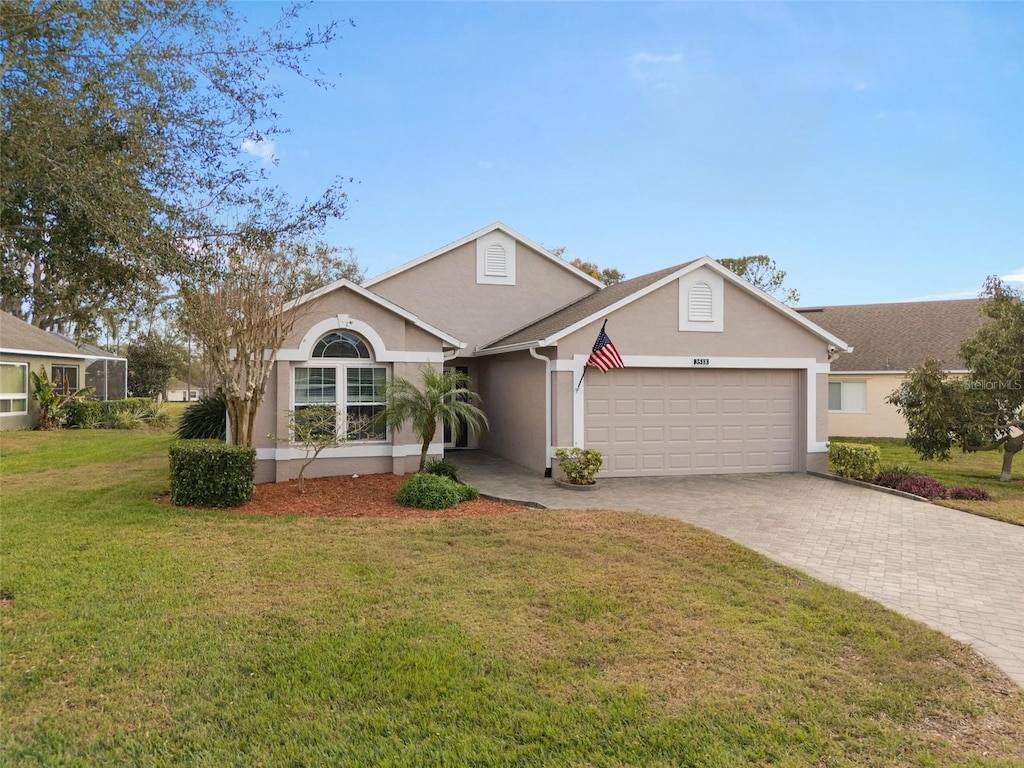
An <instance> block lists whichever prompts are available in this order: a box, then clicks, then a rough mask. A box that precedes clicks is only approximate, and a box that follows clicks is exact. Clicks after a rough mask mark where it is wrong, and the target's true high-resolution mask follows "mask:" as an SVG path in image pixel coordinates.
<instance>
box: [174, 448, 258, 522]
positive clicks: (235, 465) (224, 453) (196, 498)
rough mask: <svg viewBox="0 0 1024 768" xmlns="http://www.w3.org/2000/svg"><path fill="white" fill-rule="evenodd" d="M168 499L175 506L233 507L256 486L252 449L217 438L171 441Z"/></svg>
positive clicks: (254, 457)
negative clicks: (169, 494)
mask: <svg viewBox="0 0 1024 768" xmlns="http://www.w3.org/2000/svg"><path fill="white" fill-rule="evenodd" d="M170 454H171V502H172V503H174V504H176V505H178V506H179V507H237V506H238V505H240V504H244V503H245V502H247V501H248V500H249V499H251V498H252V494H253V492H254V491H255V490H256V487H255V485H254V483H253V478H254V477H255V475H256V449H255V448H245V447H243V446H240V445H228V444H227V443H222V442H220V441H219V440H179V441H177V442H174V443H171V449H170Z"/></svg>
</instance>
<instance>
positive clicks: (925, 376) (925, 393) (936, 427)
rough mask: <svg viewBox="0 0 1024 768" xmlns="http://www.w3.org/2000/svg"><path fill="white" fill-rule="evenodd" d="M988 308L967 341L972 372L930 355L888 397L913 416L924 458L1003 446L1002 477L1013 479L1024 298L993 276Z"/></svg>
mask: <svg viewBox="0 0 1024 768" xmlns="http://www.w3.org/2000/svg"><path fill="white" fill-rule="evenodd" d="M982 296H983V297H987V298H988V301H986V302H985V303H984V304H983V305H982V309H981V311H982V313H983V314H985V315H986V316H987V317H988V318H989V321H988V322H987V323H985V325H983V326H982V327H981V328H979V329H978V331H977V333H975V334H974V336H972V337H971V338H969V339H967V340H965V341H964V343H963V344H962V345H961V346H960V356H961V357H962V358H963V360H964V363H966V365H967V368H968V370H969V371H970V375H969V376H968V377H967V378H957V377H952V376H950V375H949V374H947V373H946V372H945V371H944V370H943V368H942V363H941V362H940V361H938V360H935V359H934V358H929V359H927V360H925V361H924V362H923V363H922V364H921V365H920V366H918V367H917V368H915V369H913V370H912V371H910V374H909V376H908V378H907V381H905V382H904V383H903V384H902V385H901V386H900V388H899V389H897V390H896V391H895V392H893V393H892V394H891V395H889V397H888V401H889V402H890V403H892V404H893V405H895V406H896V409H897V410H898V411H899V412H900V413H901V414H902V415H903V417H904V418H905V419H906V420H907V427H908V431H907V444H908V445H909V446H910V447H911V448H913V449H914V450H915V451H916V452H917V453H918V455H920V456H921V457H922V458H924V459H943V460H944V459H949V458H950V451H951V450H952V448H953V447H954V446H959V447H960V449H961V450H963V451H991V450H1002V451H1003V465H1002V470H1001V472H1000V476H999V479H1000V480H1002V481H1003V482H1009V480H1010V477H1011V469H1012V466H1013V457H1014V456H1015V455H1016V454H1017V453H1019V452H1020V451H1021V450H1022V449H1024V300H1022V298H1021V294H1020V292H1018V291H1015V290H1014V289H1012V288H1010V287H1008V286H1006V285H1004V284H1003V283H1002V282H1001V281H1000V280H999V279H998V278H995V277H991V278H989V279H988V281H987V282H986V283H985V288H984V291H983V292H982Z"/></svg>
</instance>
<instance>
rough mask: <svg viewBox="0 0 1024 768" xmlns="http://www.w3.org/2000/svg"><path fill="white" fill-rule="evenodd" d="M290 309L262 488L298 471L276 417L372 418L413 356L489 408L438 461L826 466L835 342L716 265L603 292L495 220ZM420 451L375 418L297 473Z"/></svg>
mask: <svg viewBox="0 0 1024 768" xmlns="http://www.w3.org/2000/svg"><path fill="white" fill-rule="evenodd" d="M290 308H291V310H292V311H301V312H303V316H302V319H301V321H300V322H298V323H297V324H296V327H295V329H294V332H293V333H292V335H291V336H290V337H289V338H287V339H286V340H285V343H284V346H283V348H282V349H281V351H280V353H279V354H278V357H277V362H276V364H275V370H274V371H273V373H272V375H271V380H270V382H269V385H268V388H267V392H266V396H265V399H264V402H263V404H262V406H261V408H260V411H259V413H258V414H257V424H256V429H255V435H256V436H257V442H256V448H257V458H258V468H257V481H259V482H265V481H271V480H277V481H283V480H288V479H292V478H294V477H295V475H296V474H297V472H298V464H299V462H298V459H300V458H302V456H303V455H304V454H303V451H302V450H301V448H300V447H298V446H294V445H288V444H283V443H280V442H277V441H275V440H274V439H272V438H271V437H270V435H285V434H287V424H288V412H289V411H291V410H293V409H295V408H299V407H301V406H303V405H307V404H313V403H317V404H321V403H330V404H333V405H335V406H336V407H337V410H338V415H339V419H340V420H341V421H344V420H345V419H346V418H358V417H364V416H368V415H371V414H373V413H374V412H376V411H378V410H379V409H381V408H382V407H383V405H384V385H385V383H386V382H387V381H389V380H391V379H393V378H394V377H403V378H406V379H410V380H412V381H417V382H418V381H419V376H420V372H419V368H420V367H421V366H424V365H429V366H434V367H436V368H438V369H440V368H442V367H443V368H446V369H455V370H459V371H462V372H464V373H466V374H467V375H468V376H469V379H470V381H471V386H472V387H474V389H475V390H476V391H477V392H479V393H480V395H481V396H482V398H483V408H484V410H485V412H486V413H487V415H488V417H489V419H490V428H489V429H488V430H487V431H486V432H485V433H484V434H482V435H479V436H470V437H465V436H464V437H463V440H462V441H461V442H460V443H459V444H458V445H454V444H452V443H451V442H445V441H447V440H450V435H445V436H444V437H443V438H442V437H440V436H439V438H438V440H437V441H436V443H435V444H434V445H432V446H431V453H432V454H434V455H441V454H443V452H444V449H445V448H446V447H459V446H469V447H479V448H482V449H485V450H487V451H489V452H491V453H494V454H496V455H498V456H502V457H504V458H506V459H509V460H511V461H514V462H516V463H518V464H520V465H522V466H524V467H527V468H529V469H531V470H534V471H536V472H537V473H538V474H541V473H543V474H551V473H552V469H553V464H554V461H553V459H554V453H555V450H556V449H557V448H559V447H570V446H580V447H586V448H596V449H599V450H600V451H602V453H603V454H604V467H603V469H602V472H601V474H600V475H599V477H600V476H603V477H625V476H643V475H686V474H709V473H733V472H800V471H806V470H824V469H825V468H826V465H827V453H826V451H827V446H826V443H827V429H828V424H827V418H828V386H827V385H828V375H829V366H830V361H831V360H832V359H833V357H835V356H836V355H837V354H839V353H841V352H844V351H846V350H847V349H848V347H847V345H846V343H845V342H844V341H842V340H841V339H840V338H839V337H838V336H837V335H835V334H833V333H831V332H829V331H826V330H824V329H823V328H821V327H819V326H818V325H816V324H815V323H813V322H812V321H811V320H809V319H808V318H806V317H805V316H803V315H801V314H799V313H797V312H795V311H794V310H792V309H790V308H789V307H786V306H784V305H783V304H781V303H779V302H778V301H776V300H775V299H773V298H771V297H770V296H768V295H767V294H765V293H763V292H762V291H760V290H758V289H757V288H754V287H753V286H751V285H750V284H749V283H747V282H746V281H744V280H742V279H740V278H738V277H737V276H736V275H734V274H733V273H732V272H730V271H729V270H727V269H725V268H724V267H722V266H721V265H720V264H718V263H717V262H715V261H713V260H712V259H709V258H701V259H697V260H695V261H690V262H687V263H684V264H679V265H676V266H673V267H669V268H667V269H662V270H660V271H658V272H654V273H651V274H648V275H643V276H640V277H636V278H633V279H631V280H626V281H624V282H621V283H618V284H617V285H612V286H609V287H604V286H603V285H602V284H601V283H600V282H599V281H597V280H595V279H594V278H592V277H591V276H590V275H587V274H585V273H583V272H581V271H580V270H578V269H576V268H575V267H573V266H572V265H571V264H569V263H568V262H566V261H564V260H562V259H560V258H558V257H557V256H554V255H553V254H551V253H550V252H549V251H547V250H546V249H545V248H543V247H542V246H540V245H538V244H536V243H534V242H532V241H530V240H528V239H527V238H525V237H523V236H522V235H520V234H518V233H516V232H515V231H513V230H511V229H509V228H508V227H506V226H505V225H503V224H500V223H497V224H493V225H491V226H489V227H485V228H484V229H481V230H479V231H477V232H474V233H472V234H470V235H467V236H466V237H463V238H461V239H460V240H457V241H455V242H454V243H451V244H450V245H447V246H444V247H443V248H440V249H438V250H436V251H433V252H431V253H428V254H426V255H424V256H422V257H420V258H418V259H416V260H414V261H411V262H409V263H407V264H405V265H403V266H400V267H398V268H396V269H393V270H391V271H389V272H386V273H384V274H382V275H380V276H378V277H375V278H373V279H371V280H368V281H366V282H365V283H364V284H362V285H356V284H354V283H351V282H349V281H347V280H339V281H337V282H335V283H333V284H331V285H328V286H326V287H324V288H322V289H320V290H317V291H314V292H313V293H311V294H308V295H306V296H303V297H302V298H300V299H298V300H297V301H295V302H293V303H292V305H290ZM606 320H607V327H606V330H607V333H608V336H609V337H610V338H611V339H612V341H613V343H614V345H615V347H616V348H617V350H618V352H619V354H620V355H621V357H622V360H623V362H624V364H625V367H624V368H615V369H612V370H609V371H607V372H605V373H602V372H601V371H600V370H598V369H597V368H594V367H590V368H587V367H586V363H587V360H588V358H589V356H590V353H591V351H592V348H593V345H594V343H595V340H596V338H597V335H598V332H599V331H600V329H601V327H602V325H603V324H604V322H605V321H606ZM585 371H586V376H585V377H584V372H585ZM419 451H420V446H419V445H418V443H417V440H416V439H415V436H414V435H413V434H412V432H411V431H410V430H409V428H408V427H407V428H404V429H403V430H401V431H400V432H398V433H391V432H388V431H386V430H383V429H378V430H374V431H372V432H371V434H368V435H367V436H366V439H362V440H358V441H353V442H350V443H349V444H347V445H345V446H341V447H338V448H333V449H328V450H325V451H324V452H323V453H322V454H321V457H320V459H318V461H317V462H315V463H314V464H313V465H311V467H310V470H311V473H312V474H313V475H332V474H343V473H374V472H394V473H397V474H402V473H406V472H410V471H415V469H416V467H417V462H418V456H419ZM554 472H555V474H557V473H558V470H557V466H555V467H554Z"/></svg>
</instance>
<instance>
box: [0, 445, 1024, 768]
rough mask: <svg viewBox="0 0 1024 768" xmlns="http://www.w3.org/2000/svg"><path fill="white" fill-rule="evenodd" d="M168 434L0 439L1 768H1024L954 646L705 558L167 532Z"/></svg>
mask: <svg viewBox="0 0 1024 768" xmlns="http://www.w3.org/2000/svg"><path fill="white" fill-rule="evenodd" d="M168 441H169V437H168V436H167V435H166V434H156V435H155V434H153V433H132V432H116V431H96V432H84V431H83V432H67V433H29V432H23V433H5V434H3V436H2V437H0V462H2V463H0V471H2V473H3V477H2V482H3V493H2V496H0V516H2V520H0V523H2V527H0V534H2V535H0V558H2V560H0V562H2V571H0V631H2V634H0V640H2V644H0V654H2V683H3V687H2V694H0V705H2V713H0V714H2V722H3V728H2V730H0V749H2V752H0V754H2V761H0V762H2V763H3V764H5V765H19V766H43V765H45V766H54V765H89V766H104V765H111V766H114V765H116V766H121V765H134V766H172V765H173V766H177V765H196V766H232V765H237V766H251V765H261V764H262V765H268V766H270V765H275V766H276V765H358V766H363V765H365V766H370V765H372V766H427V765H449V766H462V765H466V766H468V765H473V766H492V765H493V766H498V765H501V766H547V765H567V766H568V765H580V766H582V765H588V766H627V765H635V766H673V765H679V766H691V765H692V766H709V767H710V766H750V765H755V766H776V765H790V766H804V765H829V766H887V765H888V766H924V767H928V766H933V767H937V766H948V765H970V766H1011V765H1021V764H1022V763H1024V693H1022V692H1021V690H1020V689H1019V688H1017V687H1016V686H1014V685H1013V684H1012V683H1011V682H1009V681H1008V680H1007V679H1006V678H1005V677H1004V676H1003V675H1002V674H1001V673H1000V672H998V671H997V670H995V669H994V668H993V667H991V666H989V665H987V664H986V663H984V662H983V661H981V660H980V659H979V658H978V657H977V656H976V655H974V654H973V653H972V652H971V651H970V650H969V649H968V648H967V647H966V646H963V645H961V644H958V643H955V642H953V641H952V640H949V639H947V638H945V637H944V636H942V635H940V634H939V633H937V632H934V631H932V630H930V629H927V628H926V627H924V626H923V625H920V624H917V623H914V622H911V621H909V620H906V619H904V618H902V617H900V616H898V615H896V614H894V613H892V612H890V611H887V610H885V609H884V608H882V607H881V606H879V605H878V604H876V603H873V602H870V601H868V600H864V599H861V598H859V597H856V596H854V595H851V594H848V593H845V592H842V591H841V590H838V589H835V588H833V587H830V586H827V585H825V584H823V583H821V582H818V581H815V580H813V579H811V578H809V577H806V576H803V575H801V574H799V573H797V572H795V571H793V570H790V569H787V568H784V567H782V566H779V565H776V564H773V563H772V562H770V561H768V560H766V559H765V558H763V557H761V556H759V555H756V554H754V553H752V552H750V551H749V550H746V549H743V548H742V547H739V546H737V545H734V544H732V543H730V542H728V541H726V540H725V539H722V538H720V537H717V536H714V535H712V534H709V533H706V532H703V531H700V530H698V529H695V528H693V527H689V526H686V525H684V524H681V523H677V522H673V521H669V520H662V519H657V518H653V517H647V516H640V515H629V514H619V513H604V512H552V511H531V512H526V513H521V514H512V515H506V516H498V517H486V518H459V519H425V518H424V519H412V520H396V519H351V518H344V519H329V518H323V517H255V516H247V515H241V514H238V513H233V512H230V511H194V510H192V511H189V510H181V509H176V508H173V507H166V506H161V505H158V504H157V503H155V502H154V501H153V497H154V496H156V495H157V494H159V493H160V492H163V491H166V489H167V486H168V479H167V444H168ZM766 503H770V500H767V501H766Z"/></svg>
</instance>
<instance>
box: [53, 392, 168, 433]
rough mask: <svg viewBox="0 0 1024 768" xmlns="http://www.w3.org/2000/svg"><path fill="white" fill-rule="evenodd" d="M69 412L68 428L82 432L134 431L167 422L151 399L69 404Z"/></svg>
mask: <svg viewBox="0 0 1024 768" xmlns="http://www.w3.org/2000/svg"><path fill="white" fill-rule="evenodd" d="M67 412H68V418H67V426H69V427H76V428H78V429H131V428H132V427H140V426H145V425H149V424H156V425H160V426H162V425H163V424H165V423H166V421H167V414H166V412H165V411H164V409H163V407H162V406H161V405H160V404H159V403H155V402H153V398H151V397H129V398H125V399H124V400H77V401H73V402H71V403H68V406H67Z"/></svg>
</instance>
